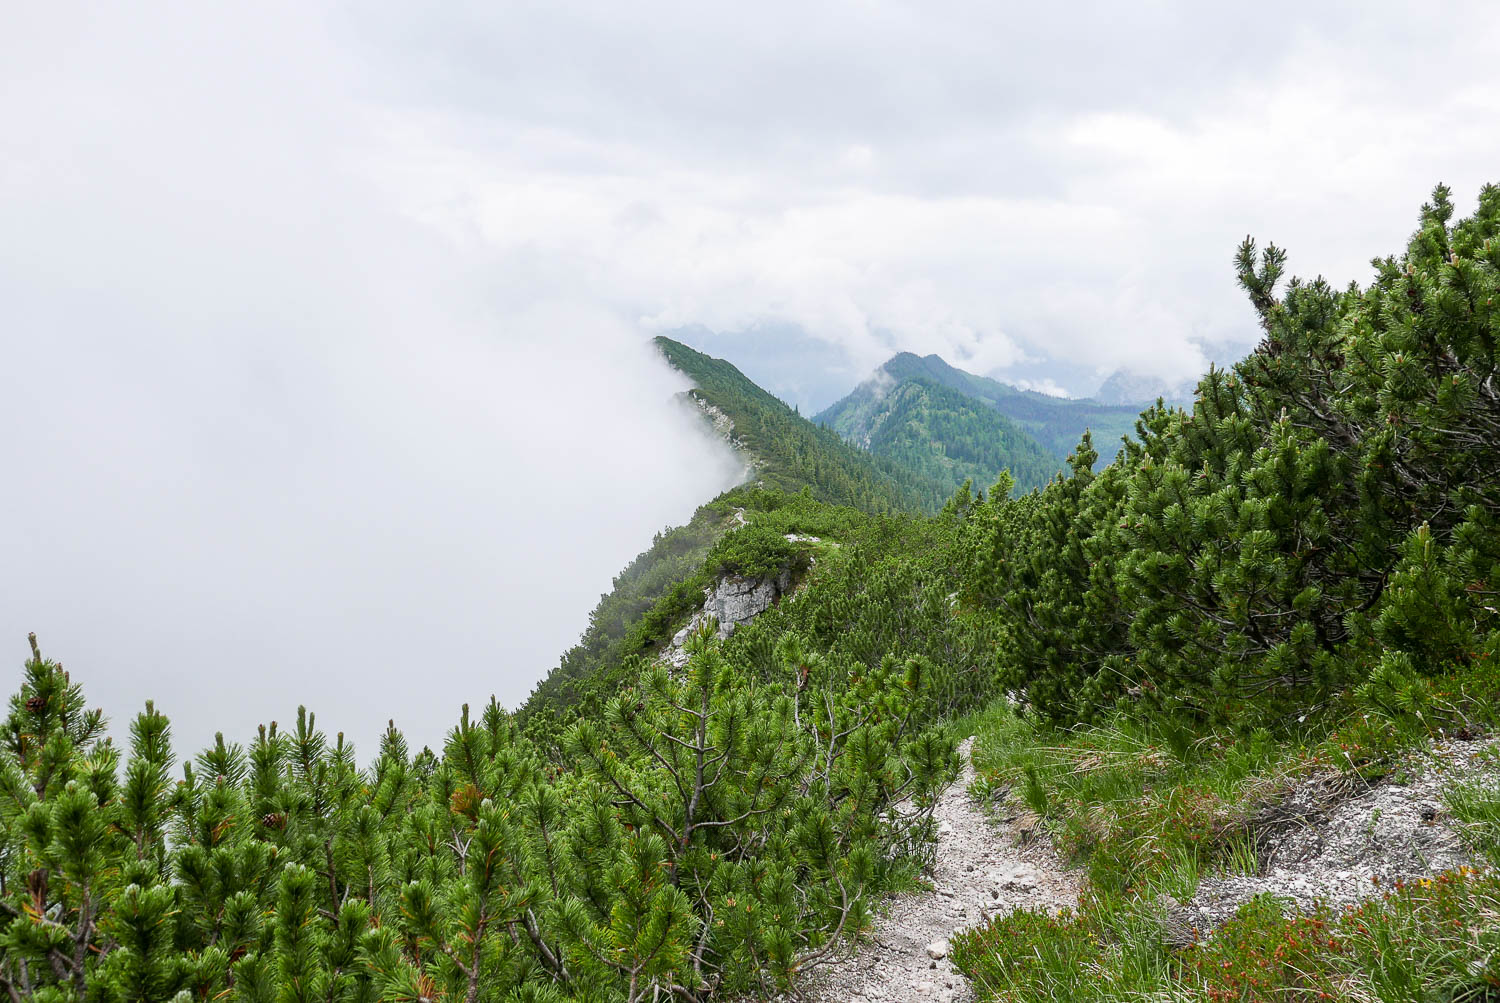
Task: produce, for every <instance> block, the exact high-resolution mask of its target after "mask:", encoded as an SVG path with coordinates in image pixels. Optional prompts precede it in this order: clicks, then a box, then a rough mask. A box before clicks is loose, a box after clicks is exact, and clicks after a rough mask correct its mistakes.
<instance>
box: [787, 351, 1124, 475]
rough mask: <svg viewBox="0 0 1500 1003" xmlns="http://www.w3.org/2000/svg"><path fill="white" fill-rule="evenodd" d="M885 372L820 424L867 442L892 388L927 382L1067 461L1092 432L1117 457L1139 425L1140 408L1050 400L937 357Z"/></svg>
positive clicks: (892, 364)
mask: <svg viewBox="0 0 1500 1003" xmlns="http://www.w3.org/2000/svg"><path fill="white" fill-rule="evenodd" d="M880 368H881V374H879V375H877V376H876V377H874V378H872V379H870V380H867V381H865V382H864V383H861V384H860V385H859V386H858V387H856V388H855V389H854V391H853V392H852V393H850V394H849V396H847V397H845V398H844V399H843V400H841V401H839V402H838V403H836V404H834V405H832V406H831V407H829V408H828V409H826V410H825V411H823V412H821V413H820V414H818V415H816V416H815V417H814V418H813V420H814V421H815V422H817V423H818V424H820V425H828V426H831V427H833V428H835V429H838V430H839V431H840V433H841V434H843V435H845V436H847V437H851V438H854V439H856V440H858V439H861V438H862V437H863V436H865V435H866V434H868V427H869V420H870V417H871V416H872V415H873V414H874V413H875V410H876V405H877V403H878V401H879V400H880V399H881V398H882V397H883V396H884V395H885V393H886V392H887V391H888V390H889V389H891V385H892V381H894V383H895V385H896V386H899V385H901V384H902V383H905V382H907V381H922V382H927V383H933V384H937V385H939V386H943V387H947V388H948V389H950V390H955V391H957V392H958V393H961V394H963V395H965V396H967V397H971V398H973V399H974V400H978V401H982V402H983V403H985V404H987V405H989V406H990V407H992V408H994V409H995V410H996V411H998V412H999V413H1000V414H1002V415H1004V416H1005V417H1006V418H1008V419H1010V421H1012V422H1014V423H1015V424H1016V425H1017V426H1019V427H1020V429H1021V430H1022V431H1024V432H1026V433H1027V434H1028V435H1030V436H1031V437H1032V438H1034V439H1035V440H1036V441H1037V442H1039V443H1040V444H1041V445H1042V447H1043V448H1044V449H1046V451H1047V452H1048V453H1050V454H1051V455H1052V456H1053V458H1055V459H1056V460H1058V461H1062V460H1064V459H1066V457H1067V455H1068V453H1069V452H1070V451H1071V450H1072V449H1073V447H1074V445H1076V444H1077V442H1078V439H1079V437H1080V436H1081V435H1082V434H1083V432H1084V430H1085V429H1087V430H1089V431H1091V432H1092V433H1093V436H1094V441H1095V442H1096V443H1098V444H1099V445H1098V448H1099V450H1100V452H1101V453H1102V454H1103V456H1104V458H1105V459H1106V460H1108V459H1111V458H1112V456H1113V453H1114V451H1115V450H1116V449H1117V447H1118V444H1119V441H1120V438H1121V437H1122V436H1124V435H1128V434H1130V433H1131V432H1132V431H1133V430H1134V427H1135V419H1136V415H1137V413H1138V412H1139V409H1138V408H1135V407H1123V406H1118V405H1111V404H1100V403H1098V402H1096V401H1091V400H1069V399H1067V398H1063V397H1049V396H1048V395H1046V394H1041V393H1037V392H1035V391H1032V390H1020V389H1017V388H1016V387H1012V386H1007V385H1006V384H1004V383H1001V382H999V381H997V380H992V379H989V378H988V377H984V376H975V375H974V374H973V373H966V372H964V371H963V370H961V369H955V368H953V367H952V366H950V365H948V363H946V362H944V361H943V360H942V359H940V358H938V357H937V356H936V355H928V356H917V355H913V354H912V353H910V352H902V353H900V354H899V355H896V356H893V357H892V358H891V359H890V361H888V362H886V364H885V365H883V366H881V367H880Z"/></svg>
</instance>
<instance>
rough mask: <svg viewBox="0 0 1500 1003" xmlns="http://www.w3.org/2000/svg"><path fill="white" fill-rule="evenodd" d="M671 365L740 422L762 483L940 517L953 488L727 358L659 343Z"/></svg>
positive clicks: (698, 393)
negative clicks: (861, 444) (885, 454)
mask: <svg viewBox="0 0 1500 1003" xmlns="http://www.w3.org/2000/svg"><path fill="white" fill-rule="evenodd" d="M654 340H655V344H656V347H657V349H658V350H660V352H661V353H662V355H663V356H664V357H665V358H666V360H667V362H668V363H669V364H670V365H671V366H672V367H673V368H674V369H677V370H678V371H679V372H681V373H682V374H683V375H685V376H686V377H688V379H690V380H692V381H693V389H692V390H690V391H689V393H690V394H692V395H693V396H694V397H696V398H698V399H699V400H702V401H704V402H705V403H707V404H710V405H712V406H713V407H714V408H715V409H716V410H717V411H719V412H720V413H722V414H723V415H725V416H726V417H728V418H729V420H730V421H732V422H733V423H734V432H733V436H734V439H735V441H736V443H738V444H739V445H740V447H741V448H743V449H744V450H745V451H746V452H748V453H749V454H750V455H751V457H752V458H753V460H754V463H755V468H756V469H755V478H756V480H757V481H759V482H760V483H761V484H762V485H764V486H766V487H772V488H778V489H781V490H784V491H792V492H796V491H801V490H802V489H803V488H807V489H809V490H810V491H811V492H812V494H813V497H815V498H817V499H818V500H820V501H826V502H830V503H832V504H835V505H852V506H854V507H855V508H858V509H862V510H864V511H867V512H900V511H906V512H929V513H931V512H936V511H937V510H938V509H939V508H940V507H942V504H943V502H945V501H947V499H948V496H949V494H951V493H952V490H951V488H950V486H949V484H948V479H947V478H938V477H931V476H928V475H926V474H924V473H921V472H918V471H914V470H911V469H908V468H907V467H905V466H903V465H901V464H899V463H896V462H893V461H891V460H889V459H885V458H882V457H878V456H872V455H871V454H869V453H866V452H864V451H862V450H859V449H856V448H854V447H852V446H850V445H849V444H848V443H846V442H844V441H843V440H842V439H841V438H840V437H839V436H838V435H836V434H834V433H833V432H831V431H829V430H827V429H824V428H821V427H819V426H818V425H816V424H815V423H813V422H810V421H808V420H807V418H805V417H803V416H802V415H800V414H798V413H797V412H796V411H795V410H794V409H793V408H791V407H788V406H787V405H786V404H785V403H784V402H783V401H781V400H780V399H779V398H777V397H775V396H774V395H772V394H771V393H769V392H767V391H766V390H764V389H762V388H761V387H759V386H756V384H755V383H754V382H752V381H751V380H750V379H749V378H747V377H746V376H745V374H743V373H741V372H740V371H739V370H738V369H736V368H735V367H734V366H733V365H732V364H730V363H728V362H726V361H724V360H723V359H716V358H713V357H712V356H708V355H704V354H703V353H702V352H698V351H696V350H694V349H692V348H689V347H688V346H687V345H684V344H682V343H681V342H677V341H673V340H672V339H670V338H666V337H657V338H656V339H654Z"/></svg>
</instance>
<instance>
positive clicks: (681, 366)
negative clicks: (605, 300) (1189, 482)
mask: <svg viewBox="0 0 1500 1003" xmlns="http://www.w3.org/2000/svg"><path fill="white" fill-rule="evenodd" d="M656 345H657V347H658V348H659V349H660V350H661V352H662V354H663V356H665V358H666V359H667V361H668V362H669V363H670V364H671V365H672V366H673V367H674V368H676V369H677V370H679V371H680V372H682V373H683V374H684V375H685V376H687V377H688V378H689V379H690V380H692V381H693V383H694V389H693V390H691V391H690V393H691V394H692V395H693V397H694V398H695V399H696V400H698V401H699V402H700V403H701V404H705V405H708V406H710V407H712V408H714V409H715V410H716V411H717V412H719V413H720V414H721V415H722V416H723V417H725V418H728V419H729V420H730V421H731V422H733V426H734V427H733V431H732V433H731V434H732V437H733V439H734V441H735V443H736V445H737V446H738V448H740V449H741V450H742V451H743V452H744V453H745V454H747V458H748V459H749V460H750V462H751V464H752V465H753V467H754V469H755V473H754V478H753V479H754V481H755V483H753V484H750V485H745V486H742V487H739V488H735V489H734V490H732V491H729V492H726V493H725V494H723V495H720V496H719V497H718V498H715V499H713V500H712V501H710V502H707V503H706V504H704V505H703V506H702V507H700V508H699V509H698V511H697V512H696V513H694V515H693V518H692V519H691V520H690V521H689V522H688V523H687V525H685V526H678V527H676V528H673V529H668V530H664V531H663V532H661V533H658V534H657V536H656V538H655V540H653V541H652V544H651V547H650V548H649V549H647V550H646V551H644V552H642V553H641V554H640V555H639V556H637V557H636V559H635V560H634V561H632V562H631V563H630V564H629V566H627V567H626V568H625V570H624V571H622V572H621V573H620V574H619V575H618V576H617V577H616V578H615V580H614V582H613V588H612V590H611V591H610V592H609V593H608V594H606V595H604V596H601V597H600V599H599V604H598V605H597V606H596V607H595V608H594V611H593V613H591V614H590V616H589V623H588V627H587V628H586V629H585V630H584V632H583V634H582V636H581V637H580V638H579V641H578V643H577V644H576V645H574V646H573V647H572V648H570V649H569V650H568V651H566V652H565V653H564V654H563V656H562V658H561V660H560V661H559V663H558V665H557V667H556V668H555V669H553V670H552V671H551V672H550V673H548V675H547V677H546V678H545V679H543V680H542V681H541V682H540V683H538V684H537V687H536V689H535V690H534V691H533V692H532V694H531V697H530V698H529V699H528V700H527V702H526V704H525V706H524V707H523V708H522V709H521V711H520V715H519V716H520V719H521V721H522V722H523V723H526V722H527V721H529V720H530V719H532V718H534V717H539V718H547V717H553V716H556V715H558V714H562V715H563V716H567V715H568V714H571V713H573V712H574V711H576V710H577V709H579V708H587V707H589V706H592V705H594V704H596V703H597V701H598V700H599V699H601V698H604V697H606V696H607V695H609V694H610V693H612V692H613V691H614V690H616V689H618V688H619V686H620V684H621V683H622V682H623V681H625V680H626V679H627V678H628V677H629V675H630V674H631V672H632V671H633V670H632V667H631V666H632V663H631V658H632V656H636V655H650V654H652V653H654V652H656V651H658V650H660V649H661V647H662V646H663V645H664V644H666V642H667V641H668V640H669V639H670V638H671V637H672V635H673V633H674V632H676V631H677V630H678V629H679V628H680V627H681V626H682V624H683V622H684V621H685V620H686V619H687V618H688V617H689V616H690V615H691V614H692V613H693V611H694V610H696V609H697V608H698V606H699V605H701V604H702V602H703V589H704V588H705V587H706V586H707V585H709V584H711V583H712V581H713V578H714V575H713V573H712V572H713V569H712V568H711V567H710V565H711V564H712V563H713V558H714V555H715V553H716V552H717V548H719V545H720V543H721V542H722V541H723V540H724V538H725V536H726V535H727V534H728V533H729V532H730V531H731V530H733V529H736V528H738V527H741V526H751V527H755V528H757V529H765V528H768V527H769V528H774V529H775V530H776V531H777V532H778V533H781V534H785V533H800V534H807V535H813V536H818V537H820V538H821V537H833V538H840V537H843V536H846V535H847V534H848V532H849V531H850V527H852V526H853V525H855V524H857V523H858V522H859V521H860V518H861V514H862V513H869V514H883V513H905V512H929V513H931V512H935V511H937V510H938V509H939V508H940V507H941V506H942V505H943V503H944V502H946V501H947V500H948V498H949V497H950V496H951V495H952V494H953V491H954V489H955V488H956V487H957V486H958V485H959V484H961V483H962V482H963V479H964V478H963V476H959V477H957V479H956V480H955V478H954V477H953V476H952V474H951V473H950V472H948V471H944V470H941V469H936V468H920V467H912V466H908V465H906V464H905V463H903V462H900V458H899V457H898V458H895V459H892V458H883V457H879V456H873V455H871V454H870V453H868V452H865V451H863V450H860V449H857V448H855V447H853V446H851V445H849V444H848V443H847V442H845V441H843V439H841V438H840V437H839V436H838V435H837V434H835V433H834V432H832V431H830V430H828V429H825V428H820V427H818V426H816V425H814V424H813V423H812V422H810V421H808V420H807V419H806V418H804V417H802V416H801V415H800V414H798V413H797V412H796V411H795V410H794V409H792V408H789V407H787V406H786V404H785V403H783V402H782V401H781V400H779V399H777V398H776V397H774V396H773V395H771V394H770V393H767V392H766V391H765V390H763V389H762V388H761V387H759V386H757V385H756V384H755V383H754V382H753V381H751V380H750V379H748V378H747V377H746V376H745V375H744V374H743V373H741V372H740V371H739V370H738V369H737V368H735V367H734V366H733V365H731V364H730V363H728V362H726V361H724V360H723V359H716V358H713V357H712V356H709V355H705V354H703V353H702V352H698V351H696V350H694V349H692V348H689V347H688V346H686V345H684V344H682V343H681V342H677V341H673V340H672V339H670V338H657V339H656ZM996 469H998V468H996ZM965 476H967V475H965ZM992 480H993V475H992V474H991V476H990V477H989V479H984V478H976V483H979V482H981V481H982V482H983V483H984V484H989V483H990V481H992ZM804 492H805V494H804Z"/></svg>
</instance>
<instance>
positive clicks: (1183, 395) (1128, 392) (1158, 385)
mask: <svg viewBox="0 0 1500 1003" xmlns="http://www.w3.org/2000/svg"><path fill="white" fill-rule="evenodd" d="M1197 387H1198V381H1197V380H1196V379H1188V380H1178V381H1177V382H1175V383H1174V382H1172V381H1170V380H1164V379H1162V378H1161V377H1159V376H1150V375H1147V374H1145V373H1139V372H1136V371H1134V370H1131V369H1116V370H1115V371H1114V372H1113V373H1110V374H1109V378H1108V379H1106V380H1105V381H1104V382H1103V383H1102V384H1101V385H1100V386H1099V389H1098V390H1097V391H1096V392H1095V393H1094V400H1096V401H1098V402H1099V403H1101V404H1129V405H1133V406H1135V407H1145V406H1147V405H1150V404H1154V403H1155V402H1156V399H1157V398H1158V397H1160V398H1162V399H1164V400H1165V401H1166V402H1167V403H1168V404H1184V403H1186V402H1188V401H1190V400H1192V399H1193V392H1194V391H1195V390H1196V389H1197Z"/></svg>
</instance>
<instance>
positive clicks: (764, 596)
mask: <svg viewBox="0 0 1500 1003" xmlns="http://www.w3.org/2000/svg"><path fill="white" fill-rule="evenodd" d="M791 587H792V572H791V569H790V568H783V569H782V572H781V574H779V575H777V576H776V577H775V578H760V579H752V578H741V577H740V576H738V575H730V576H728V577H726V578H720V579H719V581H718V584H717V585H715V586H714V587H713V588H712V589H710V590H709V592H708V595H707V597H706V599H705V601H704V604H703V612H704V613H707V614H708V615H709V616H711V617H713V618H714V619H715V620H717V621H719V637H720V638H725V637H728V636H729V635H730V634H733V633H734V631H735V628H736V627H739V626H740V625H741V624H746V623H749V622H750V621H751V620H754V619H755V618H756V617H758V616H760V615H761V614H762V613H764V612H765V611H766V610H768V609H770V608H771V605H772V604H773V603H775V602H776V600H777V599H780V598H781V597H782V596H783V595H785V594H786V593H787V591H788V590H790V589H791Z"/></svg>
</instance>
